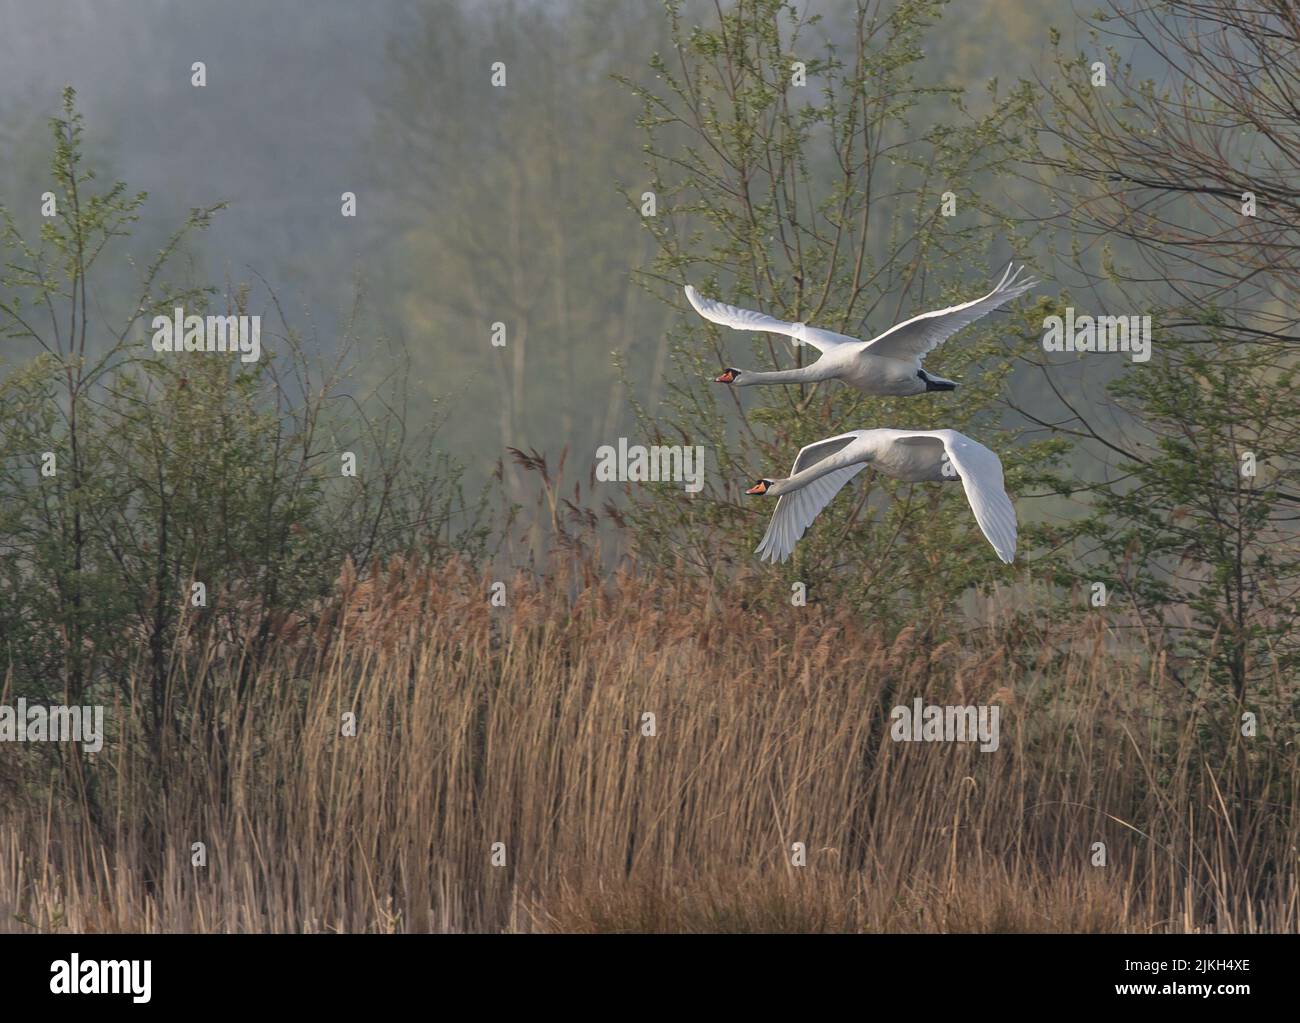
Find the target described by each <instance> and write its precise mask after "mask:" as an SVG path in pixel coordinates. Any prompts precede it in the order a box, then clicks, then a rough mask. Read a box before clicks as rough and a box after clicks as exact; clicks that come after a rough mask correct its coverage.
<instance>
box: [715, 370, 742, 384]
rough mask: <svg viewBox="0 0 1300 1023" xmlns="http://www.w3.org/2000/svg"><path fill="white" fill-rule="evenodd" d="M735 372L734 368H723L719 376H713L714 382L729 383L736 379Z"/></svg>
mask: <svg viewBox="0 0 1300 1023" xmlns="http://www.w3.org/2000/svg"><path fill="white" fill-rule="evenodd" d="M736 376H737V373H736V371H735V370H734V369H728V370H724V371H723V373H722V375H721V376H716V377H714V378H713V382H714V383H715V384H730V383H733V382H734V381H735V379H736Z"/></svg>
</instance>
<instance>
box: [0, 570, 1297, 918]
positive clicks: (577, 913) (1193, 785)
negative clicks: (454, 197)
mask: <svg viewBox="0 0 1300 1023" xmlns="http://www.w3.org/2000/svg"><path fill="white" fill-rule="evenodd" d="M487 592H488V583H487V581H486V580H484V579H482V578H479V577H478V576H477V575H475V574H473V573H471V572H470V571H469V570H467V569H466V568H465V567H463V566H460V565H457V564H455V563H452V564H449V565H446V566H443V567H441V568H440V569H439V570H437V571H428V570H422V569H418V568H415V567H413V566H409V565H402V564H394V565H392V566H390V567H389V568H388V569H387V570H386V571H385V572H384V573H383V574H381V575H377V576H372V577H369V578H367V579H364V580H360V581H358V580H356V579H354V578H352V577H351V574H350V573H346V572H345V574H344V577H343V578H342V579H341V580H340V594H339V598H338V601H337V603H336V606H335V607H334V608H333V610H332V611H331V612H330V613H328V614H327V615H326V616H325V618H324V620H323V621H322V622H321V623H320V626H319V627H318V628H317V629H316V630H315V633H314V635H312V636H305V635H303V636H300V637H299V638H297V639H290V638H286V639H285V641H284V642H283V643H282V645H281V647H280V650H279V651H278V653H277V655H276V657H275V658H274V660H273V662H272V663H270V664H268V665H266V666H264V667H263V669H262V670H261V671H260V672H259V674H258V676H257V678H256V684H255V685H254V686H253V687H252V688H251V690H250V692H248V693H247V694H246V695H245V696H243V697H242V698H239V697H237V696H236V695H235V686H234V685H233V684H231V683H230V681H229V680H230V679H231V678H233V677H234V670H235V668H234V666H231V665H224V664H220V663H215V662H212V663H209V662H207V661H205V660H204V659H203V658H202V657H200V658H199V659H198V660H197V661H196V662H194V663H192V664H191V666H190V668H189V670H188V674H186V675H184V676H178V677H177V678H175V679H173V689H174V692H175V694H176V695H175V697H174V705H175V706H177V707H178V708H181V710H180V711H178V715H177V716H178V719H179V720H180V721H181V722H182V724H181V725H180V727H179V729H178V731H177V732H176V734H175V735H174V736H171V737H169V739H168V741H166V742H165V743H164V744H163V745H162V748H161V750H160V751H158V752H157V753H156V754H154V753H152V752H151V751H150V749H149V747H148V744H147V743H145V742H144V739H143V737H142V736H141V735H139V734H138V729H137V728H135V727H134V726H132V725H130V724H129V722H130V721H131V719H132V716H131V708H130V706H129V705H127V706H122V705H119V706H117V707H115V708H112V709H110V711H109V715H110V718H112V719H113V720H117V721H125V722H128V724H126V725H125V726H124V728H123V734H122V735H121V736H118V737H117V738H116V739H115V740H114V741H112V742H110V743H108V744H106V746H105V748H104V751H103V752H101V753H100V754H98V755H97V757H96V758H95V760H94V772H95V776H96V778H97V779H98V780H99V784H100V788H99V796H98V799H99V803H100V805H101V806H102V807H103V813H102V816H101V819H100V820H101V822H100V824H99V826H98V827H94V826H92V825H91V824H90V823H89V822H88V820H87V814H86V813H85V812H84V808H83V807H81V806H79V805H78V804H77V802H76V801H75V800H74V799H72V798H70V797H68V796H67V795H66V794H65V791H64V789H63V788H61V787H60V786H58V785H55V784H54V783H52V782H48V781H43V782H41V783H40V784H37V782H36V781H35V780H34V779H35V778H36V777H37V775H36V774H35V771H36V770H37V767H36V766H34V765H32V764H30V763H29V764H27V765H25V767H23V768H22V769H19V768H18V767H16V766H15V764H14V762H13V760H12V758H13V756H14V755H15V754H13V753H11V752H10V751H9V750H6V751H5V753H4V756H5V757H6V758H9V759H10V764H9V769H8V770H7V772H6V773H5V774H4V775H3V776H0V783H2V784H4V785H5V788H6V789H7V790H8V796H7V797H6V804H7V809H5V810H0V928H8V929H14V930H32V929H43V930H48V929H55V928H64V929H68V930H71V931H74V932H75V931H135V930H148V931H153V930H165V931H376V930H377V931H425V930H451V931H470V930H473V931H479V930H493V931H495V930H580V931H602V930H765V931H768V930H796V931H805V930H834V931H855V930H870V931H879V930H885V931H920V930H946V931H963V930H965V931H969V930H975V931H993V930H1032V931H1057V930H1061V931H1102V930H1130V931H1147V930H1175V931H1187V930H1220V931H1254V930H1268V931H1280V930H1295V929H1296V927H1297V922H1298V921H1300V895H1298V891H1300V889H1298V887H1297V856H1296V849H1297V845H1298V842H1297V839H1298V837H1300V836H1298V835H1297V824H1296V817H1295V813H1294V806H1295V803H1296V795H1297V793H1296V779H1297V777H1298V774H1297V764H1296V759H1295V756H1296V755H1295V752H1294V750H1295V746H1294V744H1293V743H1292V744H1290V745H1289V746H1287V745H1285V744H1284V743H1282V742H1281V741H1278V740H1276V739H1275V738H1274V739H1270V738H1269V737H1267V736H1264V737H1261V738H1259V739H1256V740H1251V741H1250V742H1243V741H1242V740H1240V739H1237V738H1233V736H1234V735H1235V729H1234V728H1233V720H1234V719H1233V718H1232V717H1231V716H1228V715H1226V712H1221V711H1216V710H1214V709H1212V707H1211V706H1210V705H1208V704H1195V703H1193V702H1192V701H1191V700H1190V698H1189V697H1187V696H1186V695H1185V694H1183V693H1182V691H1181V690H1179V689H1178V688H1177V686H1175V685H1174V683H1172V682H1171V681H1169V680H1167V679H1165V678H1163V677H1162V676H1161V674H1160V672H1159V671H1158V669H1156V668H1152V667H1144V666H1143V664H1142V662H1141V661H1140V660H1139V659H1138V658H1129V659H1123V658H1117V657H1116V656H1115V655H1114V654H1113V653H1112V652H1108V647H1109V646H1110V645H1111V644H1108V642H1107V639H1108V637H1107V634H1106V626H1105V625H1104V623H1103V621H1102V619H1101V617H1100V616H1093V617H1085V618H1083V619H1081V620H1080V621H1079V622H1077V623H1072V624H1067V625H1055V626H1052V627H1051V637H1050V639H1051V641H1050V642H1047V641H1046V640H1045V638H1044V637H1038V638H1037V639H1034V638H1033V637H1032V636H1030V637H1029V638H1026V634H1025V633H1023V631H1017V630H1013V629H1011V628H1010V627H1008V628H1007V629H1005V630H997V629H993V630H982V631H980V632H978V633H974V634H972V635H970V636H969V637H968V638H966V639H964V640H962V641H961V642H955V641H950V642H947V643H943V644H938V645H936V644H934V643H931V642H930V641H928V640H927V639H926V638H925V636H924V635H922V634H921V632H920V631H919V630H907V631H905V632H903V633H902V634H901V635H898V636H896V637H894V638H892V640H891V639H888V638H886V637H884V636H882V635H880V634H878V633H877V632H875V631H873V630H872V629H870V628H869V627H868V626H867V624H866V623H864V621H863V620H862V619H861V618H860V617H855V616H853V615H850V614H848V613H844V612H836V611H834V610H828V609H819V608H816V607H808V608H799V609H795V608H780V609H776V610H766V611H758V610H747V609H746V608H745V607H743V606H742V603H743V602H742V600H740V599H727V598H726V597H725V596H719V595H718V594H717V593H710V592H708V591H707V590H706V589H704V588H703V587H702V585H700V584H696V583H693V582H688V581H674V582H667V581H663V580H646V579H638V578H634V577H632V576H619V577H616V578H614V579H612V580H609V581H608V582H606V583H603V584H602V583H599V582H598V581H597V580H596V579H595V578H594V577H593V576H591V575H590V574H587V575H586V576H580V577H578V578H576V579H569V580H565V581H564V583H563V584H561V583H560V582H559V581H550V582H543V583H534V582H530V581H529V580H527V579H525V578H522V577H521V578H519V579H516V580H514V581H513V582H512V584H511V585H510V587H509V590H508V593H509V597H508V600H509V604H508V606H507V607H506V608H493V607H491V606H490V605H489V602H488V600H487V596H486V595H487ZM575 594H576V595H575ZM1013 634H1014V635H1015V636H1016V637H1017V638H1015V639H1014V640H1013V639H1010V638H1008V637H1010V636H1012V635H1013ZM141 685H143V683H142V684H141ZM195 694H201V699H200V698H199V696H198V695H195ZM917 696H920V697H923V698H924V699H925V701H926V702H927V703H967V702H987V701H994V702H997V703H998V705H999V706H1000V707H1001V712H1002V720H1001V726H1002V727H1001V748H1000V749H999V750H998V751H997V752H995V753H980V752H979V751H978V749H977V748H976V747H975V745H973V744H966V745H963V744H945V743H934V744H926V743H894V742H892V741H890V739H889V727H888V726H889V718H888V713H889V709H890V708H891V707H893V706H894V705H897V704H905V703H910V702H911V700H912V699H913V698H914V697H917ZM187 701H188V702H187ZM345 712H354V713H355V714H356V717H357V725H358V734H357V735H356V737H345V736H342V735H340V734H339V733H340V723H341V720H342V715H343V714H344V713H345ZM645 713H653V714H654V715H655V718H656V726H657V733H658V734H657V735H655V736H653V737H647V736H643V735H642V734H641V724H642V715H643V714H645ZM1220 718H1222V720H1220ZM1216 737H1217V738H1216ZM1252 742H1253V743H1254V744H1253V745H1251V744H1250V743H1252ZM12 748H13V747H11V748H10V749H11V750H12ZM1211 750H1215V751H1217V752H1211ZM22 755H24V756H28V757H31V756H33V754H30V753H28V752H27V751H23V752H22ZM39 777H41V778H48V777H50V775H49V773H48V768H46V773H45V774H43V775H40V776H39ZM9 797H12V798H9ZM194 842H203V843H205V844H206V847H207V852H208V864H207V866H206V867H205V868H195V867H193V866H192V865H191V862H190V859H191V844H192V843H194ZM496 842H500V843H503V845H504V849H505V855H506V864H505V866H503V867H497V866H494V865H493V864H492V862H491V847H492V844H493V843H496ZM795 842H802V843H804V844H805V846H806V849H807V866H805V867H796V866H793V865H792V864H791V847H792V844H793V843H795ZM1095 842H1104V843H1105V844H1106V847H1107V859H1108V865H1107V866H1106V867H1104V868H1102V867H1095V866H1092V865H1091V858H1092V855H1093V851H1092V847H1093V843H1095Z"/></svg>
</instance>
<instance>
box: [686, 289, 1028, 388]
mask: <svg viewBox="0 0 1300 1023" xmlns="http://www.w3.org/2000/svg"><path fill="white" fill-rule="evenodd" d="M1023 270H1024V267H1023V266H1022V267H1021V268H1020V269H1019V270H1016V272H1015V274H1014V275H1013V274H1012V272H1011V266H1010V265H1008V266H1007V272H1006V273H1004V274H1003V275H1002V280H1000V281H999V282H998V284H997V287H995V288H994V289H993V290H992V291H990V292H989V293H988V294H987V295H985V296H984V297H983V298H977V299H975V300H974V301H971V302H967V303H965V304H964V305H954V306H949V307H948V308H947V309H936V310H935V311H934V312H929V313H922V314H921V315H920V316H915V317H913V318H912V319H910V320H907V321H906V322H904V323H900V324H898V325H897V326H895V327H890V328H889V330H887V331H885V332H884V333H883V334H881V335H880V336H879V337H877V338H874V339H873V340H871V341H862V340H859V339H858V338H856V337H849V336H848V335H847V334H836V333H833V332H832V331H829V330H821V329H819V328H817V327H809V326H808V325H807V324H803V323H786V322H785V321H784V320H778V319H776V318H775V317H773V316H768V315H766V314H765V313H756V312H752V311H751V310H749V309H738V308H737V307H736V306H734V305H725V304H724V303H722V302H715V301H713V299H711V298H705V297H704V296H703V295H701V294H700V293H699V292H698V291H696V290H695V289H694V288H693V287H691V286H690V285H689V284H688V285H686V297H687V298H688V299H689V300H690V303H691V305H693V306H694V307H695V311H696V312H697V313H699V314H700V315H701V316H703V317H704V318H705V319H706V320H710V321H711V322H713V323H721V324H722V325H724V326H727V327H733V328H735V329H736V330H761V331H766V332H768V333H771V334H785V335H787V336H789V337H792V338H794V339H795V340H796V341H799V342H803V343H804V344H808V345H812V346H813V347H814V348H816V349H817V350H818V351H819V352H821V353H822V354H821V358H819V359H818V360H817V361H816V362H814V363H812V364H811V365H808V366H803V367H801V368H799V369H784V370H777V371H775V372H770V373H763V372H755V371H752V370H747V369H746V370H740V369H732V368H731V367H727V368H726V369H724V370H723V371H722V375H721V376H719V377H716V378H715V379H716V381H717V382H718V383H720V384H736V385H737V386H740V387H749V386H751V385H753V384H798V383H813V382H815V381H818V380H832V379H835V380H843V381H844V382H845V383H847V384H852V385H853V386H854V387H857V388H858V389H860V390H863V391H866V392H867V394H878V395H898V396H901V395H908V394H920V393H922V392H923V391H951V390H952V389H953V388H954V387H956V386H957V385H956V384H955V383H954V382H953V381H951V380H945V379H944V378H943V377H935V376H931V375H930V374H929V373H927V372H926V371H925V370H924V369H922V368H921V360H922V359H923V358H925V356H926V355H928V354H929V353H930V352H931V351H933V350H934V349H935V348H936V347H937V346H938V345H940V344H942V343H943V342H944V341H947V340H948V338H950V337H952V335H953V334H955V333H957V331H959V330H961V328H962V327H965V326H966V325H967V324H970V323H974V322H975V321H976V320H978V319H979V318H980V317H982V316H985V315H986V314H988V313H990V312H992V311H993V310H994V309H996V308H997V307H998V306H1000V305H1002V304H1003V303H1006V302H1010V301H1011V300H1012V299H1014V298H1018V297H1019V296H1020V295H1023V294H1024V293H1025V292H1026V291H1028V290H1029V289H1030V288H1032V287H1034V286H1036V285H1037V284H1038V281H1036V280H1034V279H1033V278H1027V279H1025V280H1023V281H1022V280H1020V279H1019V278H1020V273H1021V271H1023Z"/></svg>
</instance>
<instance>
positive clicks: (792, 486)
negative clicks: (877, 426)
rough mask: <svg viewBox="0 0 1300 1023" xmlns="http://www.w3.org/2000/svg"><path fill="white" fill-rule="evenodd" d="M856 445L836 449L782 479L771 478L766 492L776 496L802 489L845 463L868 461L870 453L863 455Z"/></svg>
mask: <svg viewBox="0 0 1300 1023" xmlns="http://www.w3.org/2000/svg"><path fill="white" fill-rule="evenodd" d="M856 447H857V445H853V444H850V445H849V446H848V447H846V448H845V449H844V450H843V451H838V452H836V453H835V454H833V455H831V456H830V457H829V458H823V459H822V460H821V461H820V462H818V463H817V464H816V465H810V466H809V467H808V468H807V469H805V470H803V472H797V473H795V474H794V475H793V476H788V477H786V478H785V479H783V480H773V481H772V485H771V486H770V487H768V488H767V492H768V493H769V494H772V495H774V496H776V497H780V496H781V495H782V494H788V493H790V492H791V491H794V490H802V489H803V488H804V487H806V486H807V485H808V484H809V483H811V482H813V480H819V479H821V478H822V477H823V476H825V475H827V474H828V473H832V472H834V471H835V470H836V469H843V468H844V467H845V466H846V465H856V464H857V463H858V462H867V461H870V457H871V456H870V455H864V454H863V452H862V449H861V448H857V450H856V451H855V450H854V448H856Z"/></svg>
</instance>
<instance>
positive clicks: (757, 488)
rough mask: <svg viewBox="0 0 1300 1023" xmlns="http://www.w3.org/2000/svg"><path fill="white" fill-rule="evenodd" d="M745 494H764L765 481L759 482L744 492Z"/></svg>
mask: <svg viewBox="0 0 1300 1023" xmlns="http://www.w3.org/2000/svg"><path fill="white" fill-rule="evenodd" d="M745 493H747V494H766V493H767V480H759V481H758V482H757V483H755V484H754V485H753V486H752V487H750V488H749V489H748V490H746V491H745Z"/></svg>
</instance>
